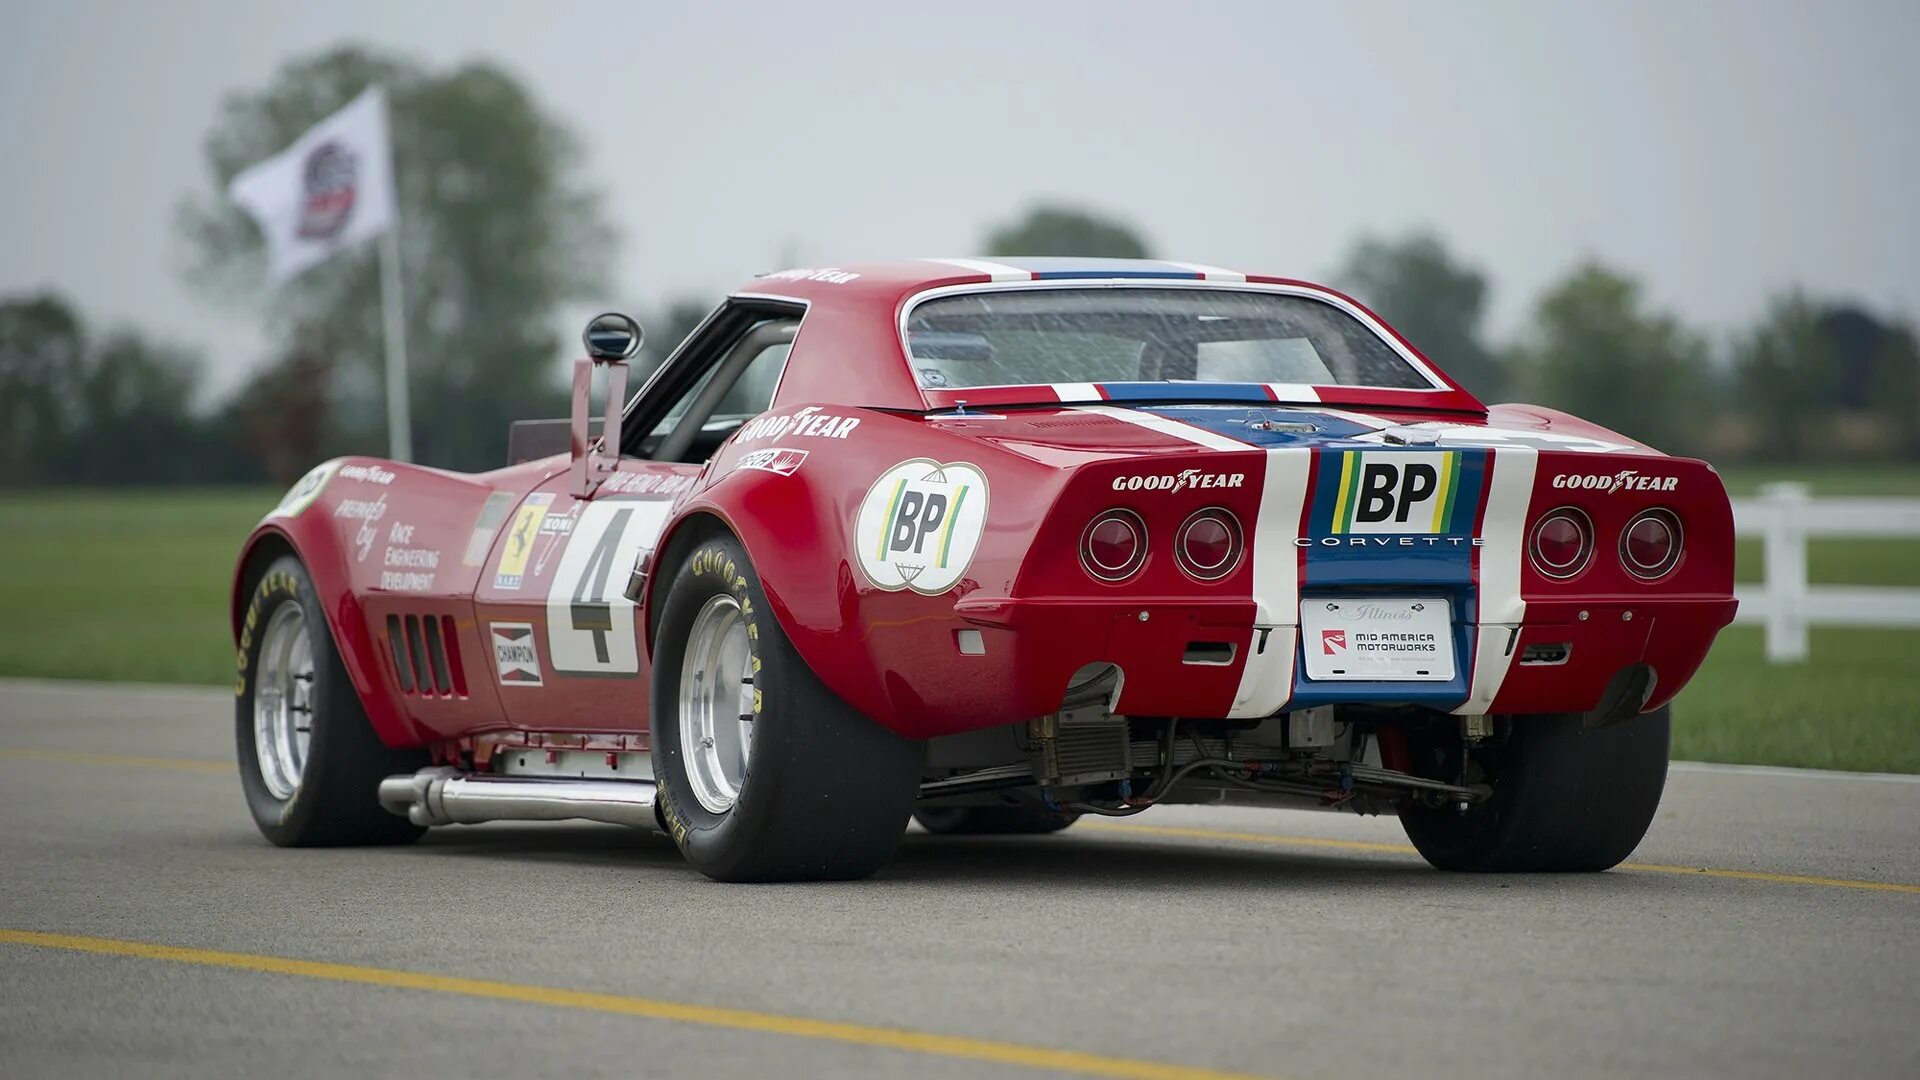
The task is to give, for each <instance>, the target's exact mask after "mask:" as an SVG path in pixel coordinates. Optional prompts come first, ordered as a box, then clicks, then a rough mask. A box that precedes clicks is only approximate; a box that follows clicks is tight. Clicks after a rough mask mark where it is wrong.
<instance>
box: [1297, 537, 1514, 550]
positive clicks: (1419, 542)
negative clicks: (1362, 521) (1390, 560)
mask: <svg viewBox="0 0 1920 1080" xmlns="http://www.w3.org/2000/svg"><path fill="white" fill-rule="evenodd" d="M1485 543H1486V541H1485V540H1482V539H1481V538H1480V537H1478V536H1318V537H1315V536H1296V537H1294V538H1293V546H1294V547H1303V548H1304V547H1313V546H1314V545H1316V544H1317V545H1319V546H1321V547H1439V546H1441V545H1443V544H1444V545H1445V546H1447V547H1456V548H1457V547H1463V546H1464V547H1480V546H1482V545H1483V544H1485Z"/></svg>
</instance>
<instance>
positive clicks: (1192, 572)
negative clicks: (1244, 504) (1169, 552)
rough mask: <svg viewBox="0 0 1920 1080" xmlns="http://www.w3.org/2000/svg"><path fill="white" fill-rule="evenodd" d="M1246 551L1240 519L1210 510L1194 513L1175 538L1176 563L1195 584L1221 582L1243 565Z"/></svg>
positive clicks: (1220, 510) (1220, 511)
mask: <svg viewBox="0 0 1920 1080" xmlns="http://www.w3.org/2000/svg"><path fill="white" fill-rule="evenodd" d="M1244 547H1245V540H1244V538H1243V536H1242V534H1241V532H1240V519H1239V518H1236V517H1234V516H1233V514H1232V513H1230V512H1228V511H1226V510H1223V509H1221V508H1220V507H1217V506H1210V507H1208V508H1206V509H1205V510H1196V511H1194V513H1193V514H1192V515H1191V516H1190V517H1188V518H1187V520H1186V521H1185V522H1184V523H1182V524H1181V526H1180V531H1179V532H1177V533H1175V534H1174V536H1173V555H1174V560H1173V561H1175V562H1177V563H1179V564H1180V569H1182V570H1184V571H1186V573H1187V576H1188V577H1191V578H1193V579H1195V580H1196V581H1219V580H1220V579H1221V578H1223V577H1226V576H1227V575H1228V574H1231V573H1233V568H1234V567H1236V566H1238V565H1239V564H1240V552H1241V551H1242V549H1243V548H1244Z"/></svg>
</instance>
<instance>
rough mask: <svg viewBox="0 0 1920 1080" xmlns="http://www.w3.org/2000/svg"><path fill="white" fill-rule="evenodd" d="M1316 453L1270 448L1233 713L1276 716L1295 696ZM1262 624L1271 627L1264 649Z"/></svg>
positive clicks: (1252, 548)
mask: <svg viewBox="0 0 1920 1080" xmlns="http://www.w3.org/2000/svg"><path fill="white" fill-rule="evenodd" d="M1312 466H1313V454H1312V453H1311V452H1309V451H1308V450H1306V449H1304V448H1292V449H1285V450H1269V451H1267V476H1266V483H1265V485H1264V486H1263V487H1262V489H1261V491H1260V517H1259V519H1258V520H1256V521H1255V522H1254V523H1253V536H1252V537H1251V538H1250V539H1249V541H1248V557H1249V558H1251V559H1252V560H1253V605H1254V615H1253V620H1254V624H1255V629H1254V632H1253V641H1252V642H1251V643H1250V644H1249V646H1248V651H1247V661H1246V664H1245V665H1244V666H1243V667H1242V668H1241V670H1240V687H1239V689H1238V690H1236V691H1235V692H1234V695H1233V709H1232V711H1230V712H1229V713H1227V715H1228V716H1229V717H1236V718H1237V717H1243V716H1254V717H1261V716H1271V715H1273V714H1274V713H1276V712H1278V711H1280V708H1281V706H1283V705H1285V704H1286V703H1287V699H1288V698H1290V697H1292V696H1293V655H1294V652H1295V648H1294V646H1295V645H1296V644H1297V642H1298V640H1299V634H1300V631H1299V622H1300V549H1299V548H1297V547H1295V546H1294V544H1293V541H1294V538H1295V537H1297V536H1298V535H1299V534H1300V518H1301V515H1302V512H1303V511H1304V510H1305V509H1306V503H1307V479H1308V477H1309V476H1310V475H1311V473H1312ZM1261 627H1271V628H1272V630H1271V631H1270V632H1268V633H1267V635H1266V642H1265V647H1264V648H1262V647H1261V640H1260V637H1261V629H1260V628H1261Z"/></svg>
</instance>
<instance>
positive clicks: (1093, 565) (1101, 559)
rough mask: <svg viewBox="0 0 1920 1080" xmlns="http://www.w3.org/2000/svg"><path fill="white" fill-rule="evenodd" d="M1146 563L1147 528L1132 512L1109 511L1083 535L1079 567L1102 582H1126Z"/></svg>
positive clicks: (1095, 521)
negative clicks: (1082, 567)
mask: <svg viewBox="0 0 1920 1080" xmlns="http://www.w3.org/2000/svg"><path fill="white" fill-rule="evenodd" d="M1146 561H1147V526H1146V523H1145V522H1143V521H1141V520H1140V515H1139V514H1136V513H1134V512H1133V511H1131V510H1108V511H1107V512H1106V513H1104V514H1101V515H1100V516H1099V517H1096V518H1094V519H1093V520H1092V521H1089V522H1087V528H1086V531H1085V532H1083V533H1081V534H1080V564H1081V565H1082V566H1084V567H1086V570H1087V573H1089V574H1092V575H1093V576H1094V577H1096V578H1099V579H1100V580H1101V581H1125V580H1126V579H1127V578H1130V577H1132V576H1133V575H1134V574H1135V573H1137V572H1139V570H1140V566H1141V564H1143V563H1145V562H1146Z"/></svg>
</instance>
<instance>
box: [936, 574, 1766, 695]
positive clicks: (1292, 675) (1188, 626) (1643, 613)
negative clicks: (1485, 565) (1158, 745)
mask: <svg viewBox="0 0 1920 1080" xmlns="http://www.w3.org/2000/svg"><path fill="white" fill-rule="evenodd" d="M1735 606H1736V604H1735V601H1734V600H1733V599H1732V598H1731V597H1665V598H1657V599H1635V600H1630V601H1628V600H1621V601H1605V602H1596V601H1572V602H1564V601H1538V602H1532V603H1529V604H1528V606H1527V612H1526V617H1525V619H1524V620H1523V621H1521V622H1519V623H1516V624H1507V623H1499V624H1479V625H1471V624H1468V625H1464V626H1462V630H1463V631H1464V633H1462V634H1461V635H1460V639H1461V640H1462V641H1465V642H1467V643H1468V644H1467V645H1466V649H1467V650H1469V651H1470V652H1471V655H1466V654H1463V655H1461V656H1459V657H1458V663H1459V667H1460V672H1461V673H1460V677H1459V679H1458V680H1457V682H1456V684H1452V685H1450V686H1449V687H1440V686H1434V685H1423V684H1418V683H1398V684H1383V683H1338V682H1315V681H1313V680H1309V679H1307V678H1305V675H1304V672H1303V671H1302V668H1301V664H1300V662H1299V657H1298V645H1297V642H1298V633H1297V627H1295V626H1292V625H1273V626H1263V625H1257V624H1256V622H1255V618H1256V615H1255V606H1254V604H1253V602H1252V601H1251V600H1250V599H1239V600H1194V599H1191V598H1185V597H1181V598H1152V597H1148V598H1132V599H1117V598H1103V597H1094V598H1088V597H1022V598H1010V597H970V598H967V599H965V600H962V601H960V602H959V603H958V604H956V605H955V606H954V613H955V614H956V615H958V616H959V617H960V618H961V619H963V620H965V621H966V622H967V623H969V624H971V625H972V626H974V627H976V628H978V629H980V631H981V634H982V637H983V639H984V640H985V642H986V655H985V656H984V657H982V658H981V659H983V660H984V661H986V662H985V663H984V664H982V665H981V666H980V668H979V669H978V671H977V674H978V675H980V676H981V677H984V678H988V679H992V680H994V685H996V686H997V687H998V688H999V689H1001V690H1002V691H1003V692H1004V693H1005V694H1006V695H1007V696H1008V698H1009V700H1008V705H1009V706H1010V712H1009V714H1008V715H1007V716H1006V717H1005V718H1000V717H996V718H995V720H994V722H1006V720H1008V719H1019V718H1024V717H1026V716H1034V715H1040V714H1044V713H1047V712H1050V711H1052V710H1053V709H1055V708H1057V707H1058V705H1059V702H1060V698H1061V696H1062V694H1064V692H1065V690H1066V687H1067V684H1068V681H1069V680H1070V679H1071V677H1072V676H1073V674H1074V673H1075V672H1077V671H1079V670H1080V669H1081V668H1083V667H1085V666H1086V665H1088V664H1095V663H1112V664H1115V665H1117V666H1118V667H1119V668H1120V670H1121V672H1122V674H1123V679H1122V684H1121V692H1120V698H1119V701H1118V703H1117V705H1116V711H1118V712H1121V713H1126V714H1131V715H1136V716H1188V717H1215V716H1229V715H1264V714H1266V713H1268V712H1271V711H1273V710H1274V709H1275V708H1283V707H1285V703H1286V702H1296V703H1302V704H1324V703H1328V702H1368V703H1379V704H1392V703H1414V704H1422V705H1427V706H1430V707H1434V708H1440V709H1448V710H1452V711H1461V712H1478V711H1488V712H1501V713H1542V712H1582V711H1586V710H1589V709H1592V708H1594V707H1595V706H1596V705H1598V704H1599V702H1600V700H1601V698H1602V696H1603V694H1604V693H1605V691H1606V688H1607V684H1608V682H1609V681H1610V680H1612V679H1613V677H1614V676H1615V675H1616V674H1617V673H1619V672H1620V671H1621V670H1622V669H1624V668H1628V667H1631V666H1633V665H1636V664H1645V665H1647V666H1649V667H1651V668H1652V669H1653V671H1654V674H1655V683H1654V691H1653V694H1652V696H1651V698H1650V699H1649V700H1648V702H1647V705H1646V707H1647V708H1655V707H1658V706H1659V705H1662V704H1664V703H1666V702H1667V701H1668V700H1670V699H1671V698H1672V697H1673V695H1674V694H1676V693H1678V692H1679V690H1680V688H1681V687H1683V686H1685V685H1686V682H1687V680H1688V679H1690V678H1692V676H1693V673H1694V671H1695V670H1697V669H1698V668H1699V666H1700V662H1701V661H1702V660H1703V659H1704V658H1705V657H1706V654H1707V650H1708V648H1710V647H1711V646H1712V644H1713V640H1714V637H1715V636H1716V635H1717V634H1718V633H1719V631H1720V629H1721V628H1722V627H1724V626H1726V625H1727V624H1728V623H1729V622H1731V621H1732V619H1733V613H1734V610H1735ZM1536 645H1537V646H1565V647H1566V658H1565V660H1564V661H1563V662H1560V663H1523V662H1522V657H1524V656H1525V655H1526V653H1527V649H1528V646H1536ZM1276 703H1277V704H1276Z"/></svg>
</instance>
